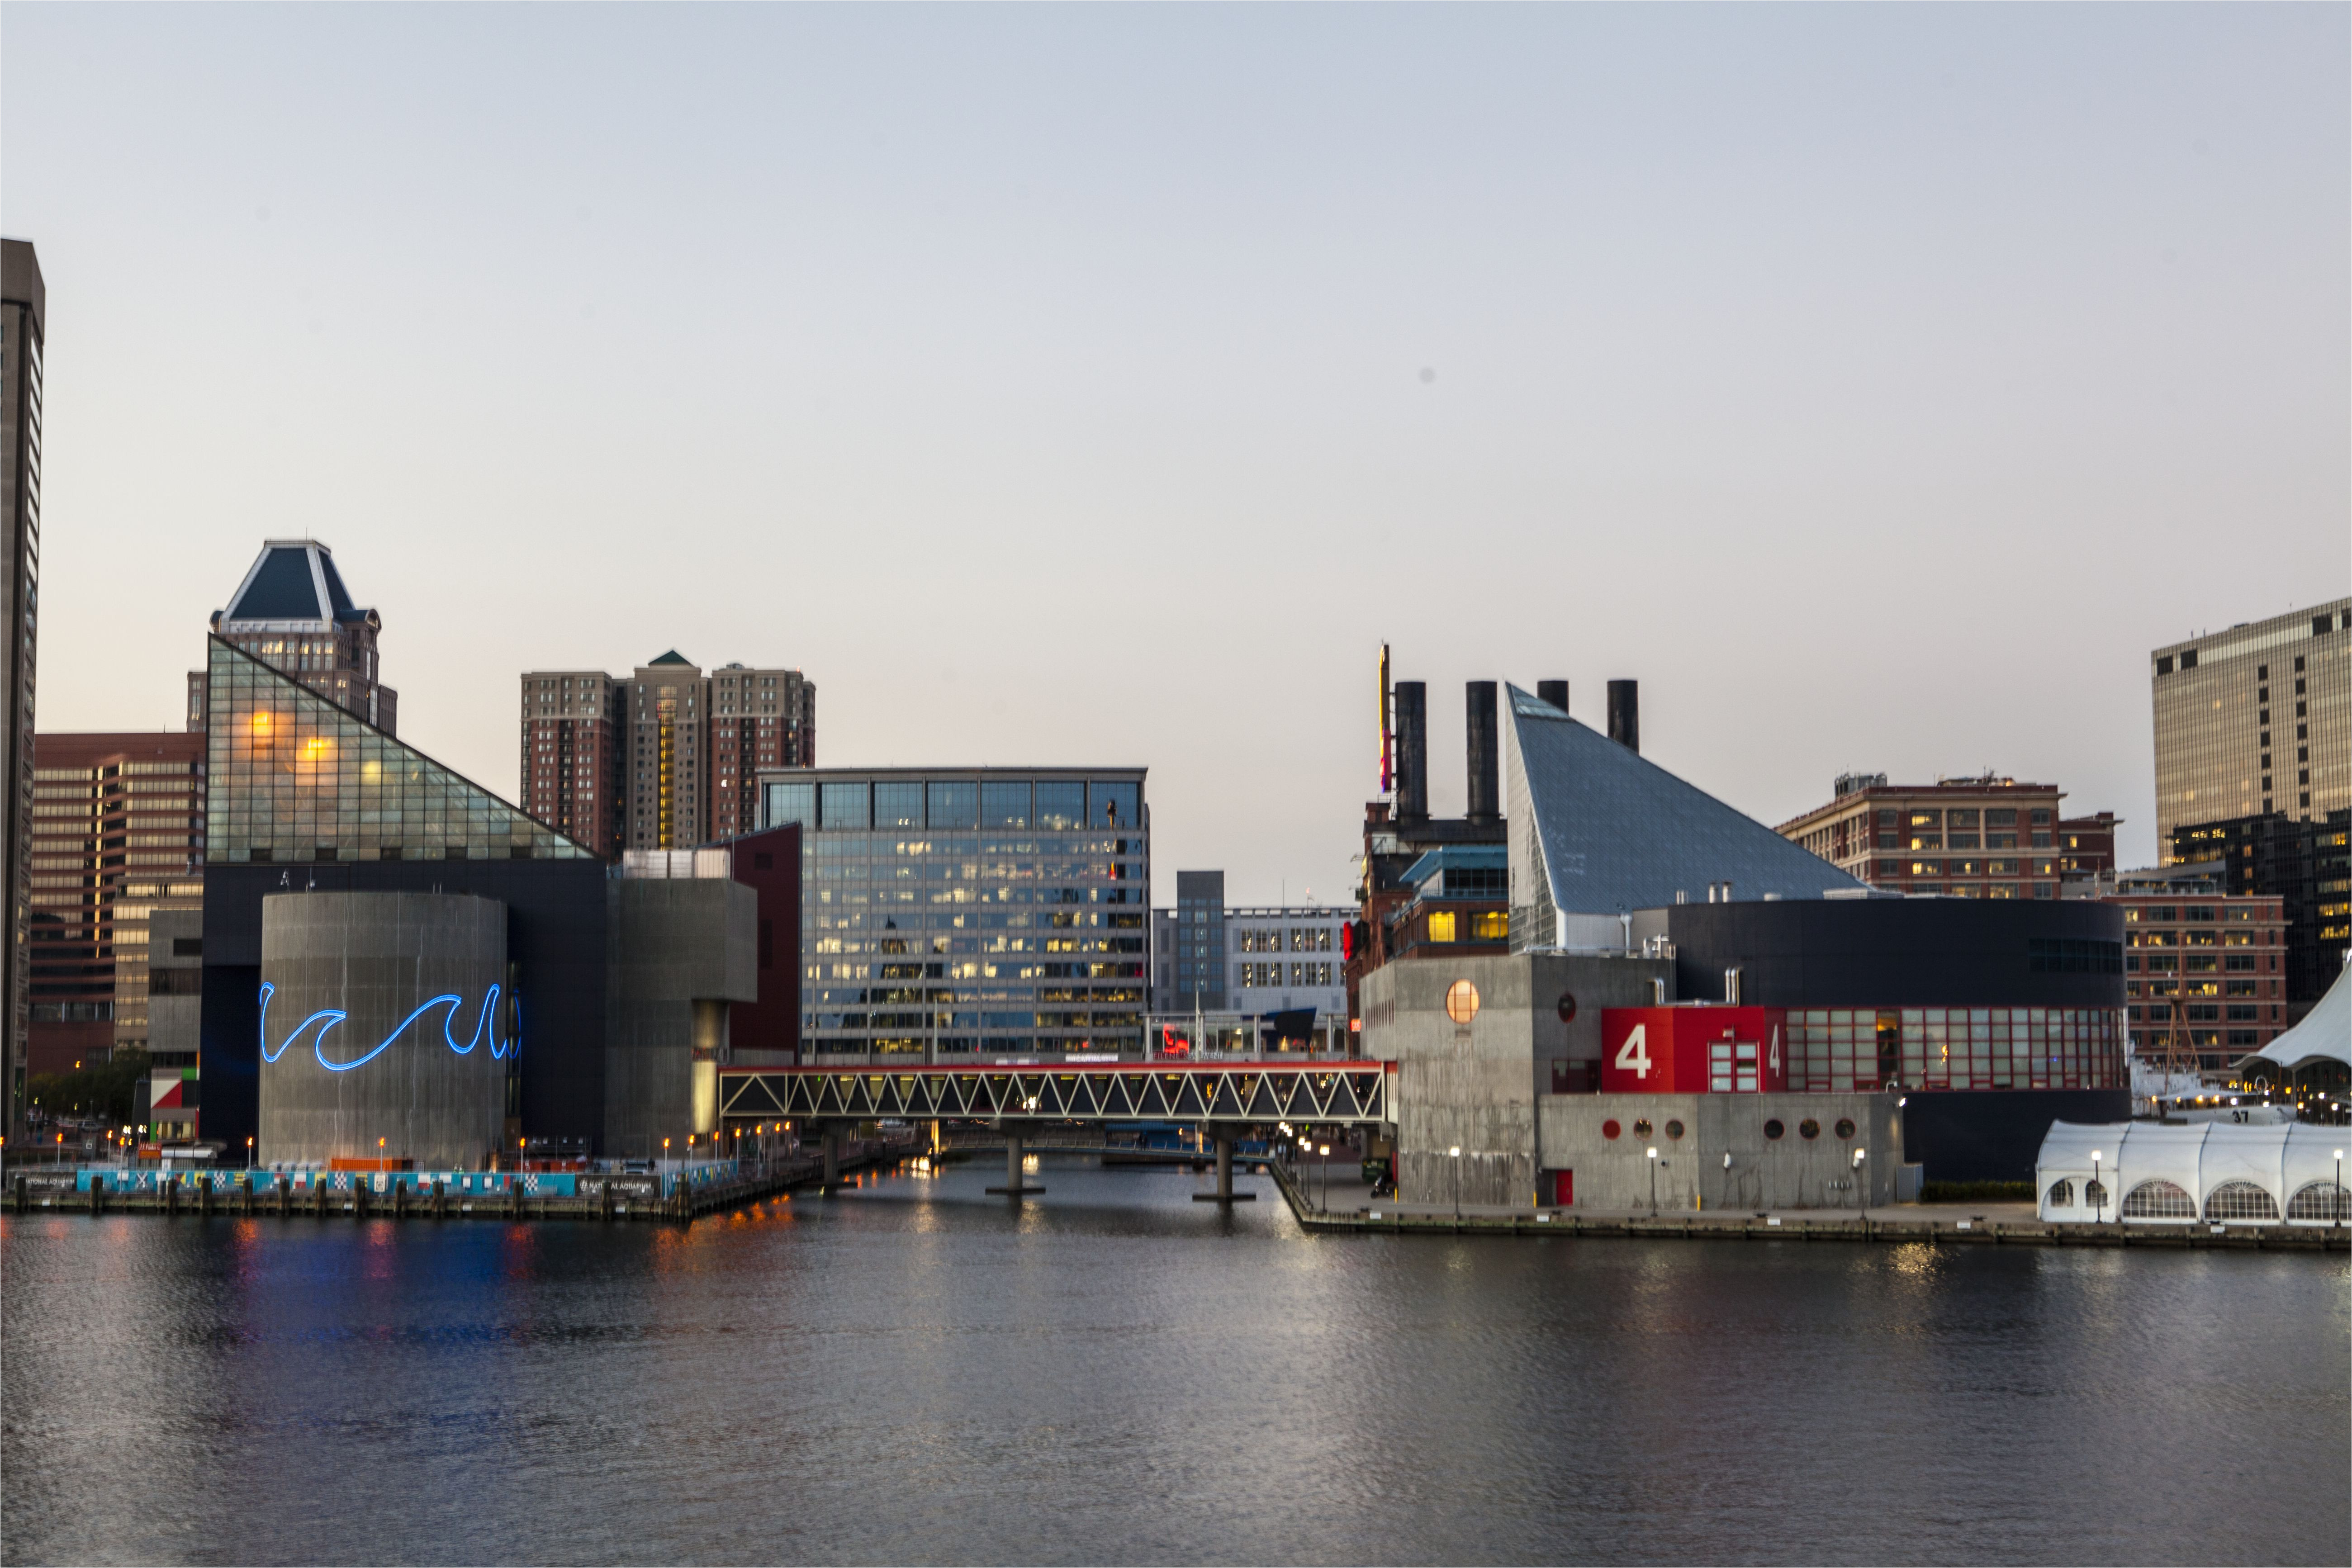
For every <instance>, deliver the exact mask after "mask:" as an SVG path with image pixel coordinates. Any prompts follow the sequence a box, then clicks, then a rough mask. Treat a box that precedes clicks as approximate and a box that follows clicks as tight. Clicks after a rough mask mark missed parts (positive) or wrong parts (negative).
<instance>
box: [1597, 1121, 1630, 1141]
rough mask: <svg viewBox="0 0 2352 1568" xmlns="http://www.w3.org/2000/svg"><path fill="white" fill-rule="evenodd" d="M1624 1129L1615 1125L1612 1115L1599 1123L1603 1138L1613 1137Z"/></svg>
mask: <svg viewBox="0 0 2352 1568" xmlns="http://www.w3.org/2000/svg"><path fill="white" fill-rule="evenodd" d="M1622 1131H1625V1130H1624V1129H1623V1128H1622V1127H1620V1126H1618V1125H1617V1119H1616V1118H1615V1117H1613V1116H1612V1117H1611V1118H1610V1119H1609V1120H1608V1121H1604V1122H1602V1123H1601V1136H1602V1137H1603V1138H1615V1137H1616V1136H1617V1135H1618V1134H1619V1133H1621V1132H1622Z"/></svg>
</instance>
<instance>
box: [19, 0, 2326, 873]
mask: <svg viewBox="0 0 2352 1568" xmlns="http://www.w3.org/2000/svg"><path fill="white" fill-rule="evenodd" d="M2348 46H2352V11H2347V8H2346V7H2344V6H2340V5H2291V6H2263V5H2230V6H2152V7H2140V6H2131V5H2098V6H2079V7H2077V6H2063V5H2043V6H1988V5H1979V6H1957V7H1944V6H1934V5H1904V6H1878V7H1868V6H1807V7H1791V8H1776V7H1772V6H1768V5H1746V6H1738V7H1714V6H1707V5H1660V6H1647V7H1633V8H1617V7H1612V6H1607V5H1583V6H1572V7H1544V6H1533V5H1525V6H1501V7H1481V6H1467V5H1464V6H1445V7H1420V6H1409V5H1382V6H1284V5H1262V6H1209V5H1192V6H1150V5H1122V6H1045V7H1036V8H1029V7H1018V6H954V7H947V8H930V7H925V6H919V5H892V6H872V7H852V8H830V7H822V6H761V5H726V6H713V7H698V6H693V5H665V6H657V7H647V8H638V7H633V6H629V5H596V6H566V5H528V6H499V5H467V6H450V5H409V6H402V5H342V6H285V5H268V6H258V7H239V6H205V5H174V6H169V7H163V8H151V7H142V6H138V5H30V4H22V3H11V4H9V5H7V6H6V7H5V10H0V231H5V233H6V234H7V235H8V236H10V237H17V238H26V239H30V240H32V241H33V242H34V243H35V244H36V245H37V247H38V249H39V255H40V258H41V264H42V268H43V270H44V273H45V275H46V278H47V286H48V319H47V424H46V432H45V442H46V445H45V454H44V456H45V461H44V472H45V481H46V483H45V491H44V512H43V525H44V538H43V546H44V558H43V563H42V576H41V587H42V609H43V618H42V622H41V626H40V648H39V670H40V673H39V707H38V713H39V722H40V726H41V728H43V729H44V730H101V729H141V728H151V727H152V728H173V727H177V726H178V725H179V723H180V722H181V705H182V700H183V696H182V693H183V682H184V672H185V671H186V670H187V669H189V668H194V667H195V666H196V664H197V663H198V661H199V660H200V658H201V657H202V647H203V638H204V631H205V623H206V619H207V617H208V616H210V615H211V613H212V612H213V611H214V610H215V609H218V608H220V607H221V606H222V605H224V604H225V603H226V600H227V597H228V595H229V594H230V593H231V592H232V591H233V590H234V588H235V587H236V584H237V583H238V581H239V580H240V578H241V577H242V576H243V574H244V573H245V571H246V569H247V566H248V565H249V564H250V563H251V560H252V558H253V556H254V555H255V553H256V552H257V550H258V548H259V546H260V542H261V541H262V540H264V539H265V538H272V537H287V536H301V535H310V536H312V537H316V538H319V539H321V540H323V541H325V542H328V543H329V544H330V545H331V546H332V547H333V548H334V551H335V555H336V560H337V563H339V565H340V567H341V572H342V574H343V577H344V579H345V581H346V582H347V583H348V584H350V586H351V588H352V593H353V595H354V596H355V597H356V598H357V599H358V601H359V602H360V603H362V604H363V605H374V606H376V607H377V608H378V609H379V610H380V611H381V612H382V614H383V624H384V630H383V642H382V648H383V666H384V670H385V678H386V679H387V680H388V681H389V682H390V684H392V685H393V686H394V687H395V688H396V689H398V690H399V692H400V717H401V731H400V732H401V735H402V737H403V738H404V740H407V741H409V742H413V743H415V744H417V745H419V746H421V747H422V748H423V749H424V750H425V751H426V752H430V753H431V754H433V755H434V756H436V757H438V758H439V759H441V760H442V761H444V762H446V763H449V764H450V765H452V766H454V767H456V768H457V769H458V770H459V771H461V772H463V773H467V774H468V775H470V776H472V777H474V778H475V779H477V780H478V781H479V782H481V783H483V784H487V785H488V786H490V787H491V788H493V789H495V790H497V791H499V793H501V794H504V795H509V798H511V796H512V795H513V792H514V791H515V789H516V787H517V783H518V774H519V731H518V698H519V689H518V684H517V682H518V678H519V676H520V672H521V671H523V670H524V669H527V668H605V669H611V670H614V671H616V672H620V671H626V670H628V669H630V668H635V666H636V665H638V664H640V663H643V662H645V661H646V660H648V659H650V658H653V657H654V656H655V655H656V654H659V653H661V652H662V651H663V650H665V649H667V648H671V647H676V648H677V649H678V650H679V651H681V652H683V653H684V654H686V655H687V656H688V658H692V659H694V660H696V661H698V662H699V663H701V664H703V665H704V666H706V667H709V666H715V665H718V664H721V663H725V662H728V661H730V660H740V661H741V662H743V663H746V664H751V665H755V666H779V665H782V666H790V667H793V668H799V669H802V670H803V671H805V672H806V674H807V675H808V677H809V679H812V680H814V682H815V683H816V684H817V687H818V692H819V697H818V726H819V735H820V740H819V757H818V760H819V761H820V763H826V764H833V765H859V764H883V763H902V764H946V765H957V764H975V763H992V764H998V765H1023V764H1050V765H1071V764H1084V763H1102V764H1118V765H1136V764H1141V765H1144V766H1148V767H1149V768H1150V770H1151V772H1150V784H1149V786H1148V790H1149V798H1150V802H1151V805H1152V813H1153V829H1154V831H1153V837H1154V855H1153V861H1154V872H1155V878H1156V881H1157V884H1158V885H1157V889H1156V892H1157V895H1158V897H1159V899H1160V900H1162V901H1165V900H1168V899H1170V898H1171V896H1172V892H1173V885H1174V884H1173V877H1174V873H1175V871H1176V870H1177V869H1178V868H1180V867H1181V868H1202V867H1222V868H1224V869H1225V871H1226V873H1227V890H1228V895H1229V897H1230V898H1232V899H1233V900H1235V901H1247V902H1270V901H1273V900H1276V899H1277V898H1283V897H1286V898H1288V899H1290V900H1293V901H1298V900H1304V899H1306V898H1307V897H1308V896H1310V895H1311V896H1312V897H1314V898H1315V899H1317V900H1323V901H1327V902H1344V901H1347V900H1349V896H1350V889H1351V887H1352V884H1353V881H1354V879H1355V876H1356V868H1355V866H1354V863H1353V861H1354V857H1355V856H1356V855H1357V854H1358V853H1359V852H1360V847H1361V823H1362V807H1363V803H1364V802H1365V801H1366V800H1368V799H1370V798H1372V797H1373V795H1374V794H1375V793H1376V788H1377V778H1376V770H1377V763H1378V755H1379V738H1378V733H1377V727H1376V725H1377V709H1376V701H1375V699H1376V660H1377V658H1378V654H1379V649H1380V647H1381V644H1382V643H1383V642H1386V643H1388V644H1390V645H1391V647H1393V650H1394V658H1395V664H1396V671H1395V673H1396V676H1397V678H1398V679H1420V680H1424V681H1426V682H1428V684H1429V689H1430V698H1429V707H1430V711H1431V717H1432V722H1431V735H1430V756H1431V773H1432V780H1431V783H1432V799H1433V809H1435V810H1437V811H1439V812H1441V813H1444V812H1458V811H1459V810H1460V809H1461V808H1462V804H1463V796H1464V793H1465V770H1464V767H1463V763H1462V755H1463V722H1462V718H1461V714H1462V710H1463V709H1462V701H1461V699H1460V695H1459V694H1460V692H1461V689H1462V683H1463V682H1464V681H1465V680H1472V679H1498V680H1512V681H1517V682H1518V683H1519V684H1521V685H1522V686H1526V687H1528V688H1530V689H1531V688H1532V687H1533V685H1534V683H1535V682H1536V681H1537V680H1538V679H1552V678H1564V679H1568V680H1569V681H1570V683H1571V689H1572V692H1573V697H1572V708H1573V710H1574V711H1575V713H1576V715H1577V716H1578V717H1579V718H1581V719H1584V720H1586V721H1588V722H1591V723H1594V724H1596V725H1597V724H1600V723H1601V722H1602V720H1603V691H1604V685H1605V682H1607V681H1608V680H1610V679H1624V678H1632V679H1638V680H1639V681H1640V682H1641V689H1642V738H1643V752H1644V754H1645V755H1647V756H1649V757H1651V758H1653V759H1654V760H1655V761H1657V762H1658V763H1662V764H1663V765H1664V766H1666V767H1668V768H1670V769H1672V770H1673V771H1675V773H1679V774H1680V775H1682V776H1683V777H1685V778H1686V779H1689V780H1690V781H1691V782H1693V783H1694V784H1698V785H1699V786H1700V787H1702V788H1704V789H1706V790H1707V791H1709V792H1711V793H1713V794H1715V795H1718V796H1719V797H1721V798H1723V799H1724V800H1727V801H1728V802H1730V803H1731V804H1732V805H1737V806H1738V807H1739V808H1741V809H1742V810H1745V811H1747V812H1748V813H1750V814H1751V815H1753V816H1757V817H1759V818H1760V819H1761V820H1763V821H1765V822H1768V823H1773V822H1779V821H1781V820H1784V819H1786V818H1788V817H1790V816H1795V815H1796V814H1798V813H1799V812H1801V811H1803V810H1806V809H1808V808H1810V807H1811V806H1813V805H1818V804H1820V803H1821V802H1822V801H1824V800H1826V799H1827V798H1828V797H1829V795H1830V789H1831V781H1832V778H1833V777H1834V775H1836V774H1837V773H1842V772H1845V771H1847V770H1849V769H1855V770H1864V771H1869V772H1874V773H1875V772H1885V773H1888V774H1890V775H1891V776H1892V777H1893V778H1894V779H1895V781H1896V782H1898V783H1900V782H1915V781H1924V780H1932V779H1933V778H1935V777H1937V776H1940V775H1944V774H1957V773H1980V772H1983V771H1985V770H1988V769H1990V770H1993V771H1997V772H1999V773H2004V774H2008V775H2011V776H2014V777H2017V778H2021V779H2032V780H2036V781H2043V782H2054V783H2056V784H2060V785H2061V786H2062V787H2063V788H2064V789H2065V790H2066V791H2067V792H2068V796H2067V800H2066V805H2067V807H2068V809H2069V810H2071V811H2078V812H2090V811H2096V810H2102V809H2104V810H2112V811H2116V812H2118V813H2120V814H2121V815H2122V816H2123V817H2124V818H2125V819H2126V826H2124V828H2123V829H2122V834H2121V853H2122V856H2123V858H2124V860H2125V862H2126V864H2147V863H2149V862H2151V861H2152V860H2153V859H2154V858H2155V852H2156V845H2155V837H2154V818H2155V808H2154V794H2153V791H2154V784H2153V777H2152V772H2153V766H2152V753H2151V740H2150V719H2149V692H2148V674H2147V653H2148V650H2149V649H2150V648H2151V647H2155V646H2157V645H2158V644H2161V643H2166V642H2169V641H2173V640H2177V639H2179V638H2180V637H2187V636H2189V635H2192V634H2194V633H2197V632H2200V631H2203V630H2207V629H2213V628H2219V627H2222V626H2229V625H2231V624H2232V623H2234V622H2238V621H2242V620H2250V619H2255V618H2259V617H2262V616H2271V615H2276V614H2280V613H2282V612H2284V611H2285V610H2288V609H2290V608H2293V607H2298V606H2301V605H2307V604H2310V603H2312V602H2315V601H2319V600H2325V599H2327V598H2331V597H2334V596H2336V595H2342V594H2344V593H2346V592H2347V585H2348V584H2352V522H2347V517H2348V516H2352V346H2347V345H2352V310H2347V278H2352V152H2347V149H2352V67H2347V60H2352V47H2348Z"/></svg>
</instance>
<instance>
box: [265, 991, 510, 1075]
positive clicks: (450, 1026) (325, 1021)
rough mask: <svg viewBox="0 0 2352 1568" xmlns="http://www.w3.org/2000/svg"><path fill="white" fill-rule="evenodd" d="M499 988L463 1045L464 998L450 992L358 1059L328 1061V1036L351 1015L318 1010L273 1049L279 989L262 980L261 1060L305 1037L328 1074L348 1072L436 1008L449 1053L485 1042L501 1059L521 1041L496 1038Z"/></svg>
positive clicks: (330, 1009) (404, 1021) (467, 1051)
mask: <svg viewBox="0 0 2352 1568" xmlns="http://www.w3.org/2000/svg"><path fill="white" fill-rule="evenodd" d="M499 989H500V988H499V987H498V986H496V985H493V986H491V987H490V991H489V994H488V995H487V996H485V997H483V998H482V1010H481V1012H480V1013H479V1014H478V1016H476V1017H475V1019H474V1032H473V1033H472V1034H470V1035H468V1036H467V1037H466V1042H465V1044H463V1045H459V1044H458V1043H457V1032H456V1025H457V1019H458V1017H459V1016H460V1015H461V1014H463V1013H464V1012H465V1010H466V999H465V998H464V997H463V996H460V995H457V994H455V993H451V994H448V995H444V996H436V997H434V998H433V999H432V1000H431V1001H429V1002H427V1003H425V1005H423V1006H422V1007H419V1008H417V1009H416V1011H415V1012H414V1013H411V1014H410V1015H409V1016H407V1017H405V1018H403V1019H402V1020H401V1021H400V1025H399V1026H398V1027H397V1028H395V1029H394V1030H393V1031H392V1033H390V1034H389V1035H386V1036H385V1037H383V1039H381V1040H378V1041H377V1042H376V1043H375V1044H374V1045H373V1047H370V1048H369V1049H368V1050H366V1051H364V1052H362V1053H361V1054H360V1055H359V1056H356V1057H353V1058H352V1059H351V1060H349V1061H331V1060H329V1059H328V1057H327V1037H328V1036H329V1035H330V1034H331V1033H332V1032H333V1031H334V1028H335V1026H337V1025H338V1024H341V1022H342V1021H343V1020H344V1019H345V1018H348V1017H350V1016H351V1015H350V1014H349V1013H348V1012H346V1011H344V1010H343V1009H341V1008H337V1007H321V1008H320V1010H319V1011H317V1012H315V1013H313V1014H311V1015H310V1016H309V1017H307V1018H305V1019H303V1020H302V1021H301V1022H300V1023H299V1024H297V1025H295V1026H294V1027H293V1028H292V1029H291V1030H290V1031H289V1033H288V1034H287V1036H286V1037H285V1038H284V1039H282V1040H280V1041H278V1045H277V1047H275V1048H274V1049H273V1048H272V1047H271V1046H270V1044H269V999H270V998H271V997H272V996H274V995H276V994H278V987H277V986H276V985H274V984H271V983H270V982H268V981H267V980H265V981H263V982H262V983H261V1059H262V1060H263V1061H266V1062H274V1061H276V1060H277V1059H278V1058H279V1057H282V1056H284V1055H285V1054H286V1052H287V1050H288V1048H289V1047H291V1046H292V1045H293V1044H294V1043H295V1042H296V1041H297V1040H299V1039H301V1038H302V1037H304V1036H305V1035H308V1036H310V1054H311V1055H313V1056H315V1057H317V1058H319V1065H320V1067H322V1068H326V1069H327V1070H328V1071H329V1072H349V1071H351V1070H352V1068H355V1067H362V1066H364V1065H366V1064H367V1063H369V1062H372V1061H373V1060H374V1059H375V1058H377V1057H379V1056H382V1055H383V1053H384V1051H385V1050H387V1049H388V1048H390V1047H391V1045H392V1043H393V1042H394V1040H397V1039H398V1038H400V1037H401V1036H403V1035H404V1034H406V1033H407V1032H408V1027H409V1026H410V1025H412V1024H414V1023H415V1022H416V1020H418V1019H419V1018H422V1017H423V1016H425V1014H427V1013H430V1012H432V1011H433V1010H434V1009H435V1008H436V1007H446V1008H448V1012H447V1013H446V1014H445V1015H444V1016H442V1019H441V1038H442V1039H443V1040H444V1041H446V1042H447V1044H448V1047H449V1048H450V1049H451V1050H453V1051H455V1052H457V1055H459V1056H461V1057H463V1056H470V1055H472V1054H473V1051H474V1048H475V1047H477V1046H479V1045H481V1044H483V1043H484V1042H485V1041H487V1042H488V1045H489V1047H490V1055H491V1056H492V1057H493V1058H506V1057H509V1056H511V1055H513V1054H514V1053H515V1051H516V1050H518V1049H519V1048H520V1046H521V1041H520V1039H519V1038H518V1039H510V1040H501V1039H499Z"/></svg>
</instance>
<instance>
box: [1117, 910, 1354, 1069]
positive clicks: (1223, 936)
mask: <svg viewBox="0 0 2352 1568" xmlns="http://www.w3.org/2000/svg"><path fill="white" fill-rule="evenodd" d="M1176 891H1177V907H1176V908H1174V909H1159V910H1153V911H1152V916H1151V954H1152V957H1151V974H1152V992H1151V1011H1152V1012H1153V1014H1154V1015H1156V1016H1160V1017H1163V1018H1167V1019H1172V1020H1175V1021H1176V1023H1177V1025H1178V1026H1180V1027H1181V1026H1182V1025H1183V1023H1184V1021H1185V1020H1187V1019H1190V1018H1191V1017H1192V1016H1194V1015H1196V1014H1197V1015H1200V1016H1201V1017H1202V1021H1203V1023H1204V1024H1206V1025H1210V1026H1213V1027H1214V1028H1216V1029H1217V1030H1219V1031H1238V1030H1240V1029H1241V1028H1242V1027H1243V1021H1244V1020H1258V1021H1261V1022H1262V1021H1264V1020H1266V1019H1268V1018H1269V1017H1270V1016H1273V1015H1276V1014H1282V1015H1297V1014H1304V1013H1312V1015H1313V1020H1312V1022H1311V1023H1310V1024H1307V1026H1306V1037H1305V1039H1304V1040H1303V1041H1301V1042H1300V1043H1302V1044H1306V1045H1308V1046H1311V1047H1312V1048H1313V1049H1315V1050H1318V1051H1328V1052H1344V1051H1345V1049H1346V1047H1347V1045H1348V991H1347V974H1346V971H1345V961H1344V957H1343V952H1344V949H1345V946H1346V934H1345V933H1346V930H1347V926H1348V923H1349V920H1350V919H1351V918H1352V916H1353V914H1354V912H1355V911H1354V910H1344V909H1331V908H1328V907H1326V906H1324V905H1320V904H1289V905H1276V906H1271V907H1258V906H1239V907H1234V906H1228V905H1226V904H1225V903H1224V902H1223V895H1224V873H1223V871H1179V872H1178V873H1177V874H1176ZM1213 1015H1231V1017H1230V1018H1226V1017H1222V1016H1220V1017H1212V1016H1213ZM1182 1032H1183V1033H1185V1035H1186V1037H1187V1038H1189V1037H1190V1031H1189V1029H1185V1030H1182ZM1256 1032H1257V1033H1259V1034H1261V1035H1265V1034H1268V1033H1269V1031H1267V1030H1265V1029H1264V1028H1260V1029H1259V1030H1257V1031H1256Z"/></svg>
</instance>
